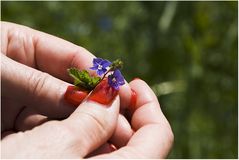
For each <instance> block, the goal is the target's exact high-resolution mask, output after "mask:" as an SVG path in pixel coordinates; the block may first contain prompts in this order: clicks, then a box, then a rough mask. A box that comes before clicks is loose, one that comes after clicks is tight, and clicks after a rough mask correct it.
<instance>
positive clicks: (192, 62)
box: [1, 1, 238, 158]
mask: <svg viewBox="0 0 239 160" xmlns="http://www.w3.org/2000/svg"><path fill="white" fill-rule="evenodd" d="M237 11H238V7H237V2H56V1H55V2H2V11H1V18H2V20H4V21H11V22H15V23H19V24H23V25H27V26H29V27H32V28H35V29H37V30H41V31H44V32H47V33H50V34H53V35H56V36H59V37H61V38H63V39H66V40H68V41H71V42H73V43H75V44H78V45H80V46H83V47H84V48H86V49H88V50H89V51H90V52H92V53H93V54H95V55H96V56H99V57H102V58H107V59H109V60H114V59H116V58H122V59H123V61H124V62H125V67H124V69H123V74H124V75H125V78H126V79H127V80H128V81H130V80H131V79H132V78H134V77H140V78H141V79H144V80H145V81H146V82H147V83H148V84H149V85H150V86H151V87H152V88H153V89H154V91H155V93H156V94H157V96H158V99H159V101H160V103H161V107H162V110H163V112H164V113H165V115H166V117H167V118H168V120H169V121H170V123H171V125H172V128H173V132H174V134H175V142H174V147H173V149H172V152H171V153H170V155H169V158H237V156H238V146H237V143H238V120H237V118H238V108H237V97H238V95H237V93H238V92H237V88H238V81H237V60H238V57H237V51H238V48H237V47H238V46H237V44H238V37H237V35H238V32H237V27H238V21H237V20H238V17H237ZM155 138H161V137H155Z"/></svg>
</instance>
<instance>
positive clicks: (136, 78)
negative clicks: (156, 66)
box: [133, 77, 141, 81]
mask: <svg viewBox="0 0 239 160" xmlns="http://www.w3.org/2000/svg"><path fill="white" fill-rule="evenodd" d="M134 80H141V79H140V78H138V77H135V78H134V79H133V81H134Z"/></svg>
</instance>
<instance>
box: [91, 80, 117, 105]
mask: <svg viewBox="0 0 239 160" xmlns="http://www.w3.org/2000/svg"><path fill="white" fill-rule="evenodd" d="M118 92H119V91H118V90H115V89H114V88H112V87H110V86H109V84H108V79H105V80H103V81H101V82H100V84H98V85H97V86H96V88H95V89H94V90H93V91H92V93H91V94H90V96H89V98H88V100H91V101H95V102H97V103H100V104H103V105H106V106H107V105H110V104H111V103H112V102H113V100H114V99H115V97H116V96H117V95H118Z"/></svg>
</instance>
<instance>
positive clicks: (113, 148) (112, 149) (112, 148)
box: [109, 144, 117, 152]
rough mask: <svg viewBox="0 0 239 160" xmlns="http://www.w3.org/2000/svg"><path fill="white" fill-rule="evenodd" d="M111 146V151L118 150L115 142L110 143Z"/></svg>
mask: <svg viewBox="0 0 239 160" xmlns="http://www.w3.org/2000/svg"><path fill="white" fill-rule="evenodd" d="M109 148H110V151H111V152H114V151H116V150H117V148H116V147H115V145H113V144H110V146H109Z"/></svg>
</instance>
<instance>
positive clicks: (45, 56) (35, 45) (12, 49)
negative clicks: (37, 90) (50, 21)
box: [1, 22, 95, 82]
mask: <svg viewBox="0 0 239 160" xmlns="http://www.w3.org/2000/svg"><path fill="white" fill-rule="evenodd" d="M2 31H3V33H7V34H3V37H2V42H4V43H3V46H2V47H1V49H2V52H3V53H5V54H6V55H7V56H8V57H10V58H12V59H14V60H16V61H18V62H20V63H23V64H25V65H28V66H31V67H34V68H37V69H39V70H41V71H43V72H47V73H49V74H51V75H53V76H54V77H57V78H59V79H62V80H64V81H68V82H69V81H70V77H69V76H68V74H67V69H68V68H70V67H76V68H78V69H89V68H90V65H91V63H92V60H93V58H94V57H95V56H94V55H93V54H91V53H90V52H89V51H87V50H86V49H84V48H82V47H80V46H77V45H75V44H73V43H71V42H68V41H66V40H63V39H61V38H58V37H55V36H52V35H49V34H47V33H43V32H40V31H37V30H34V29H31V28H29V27H26V26H22V25H18V24H14V23H8V22H2Z"/></svg>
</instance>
